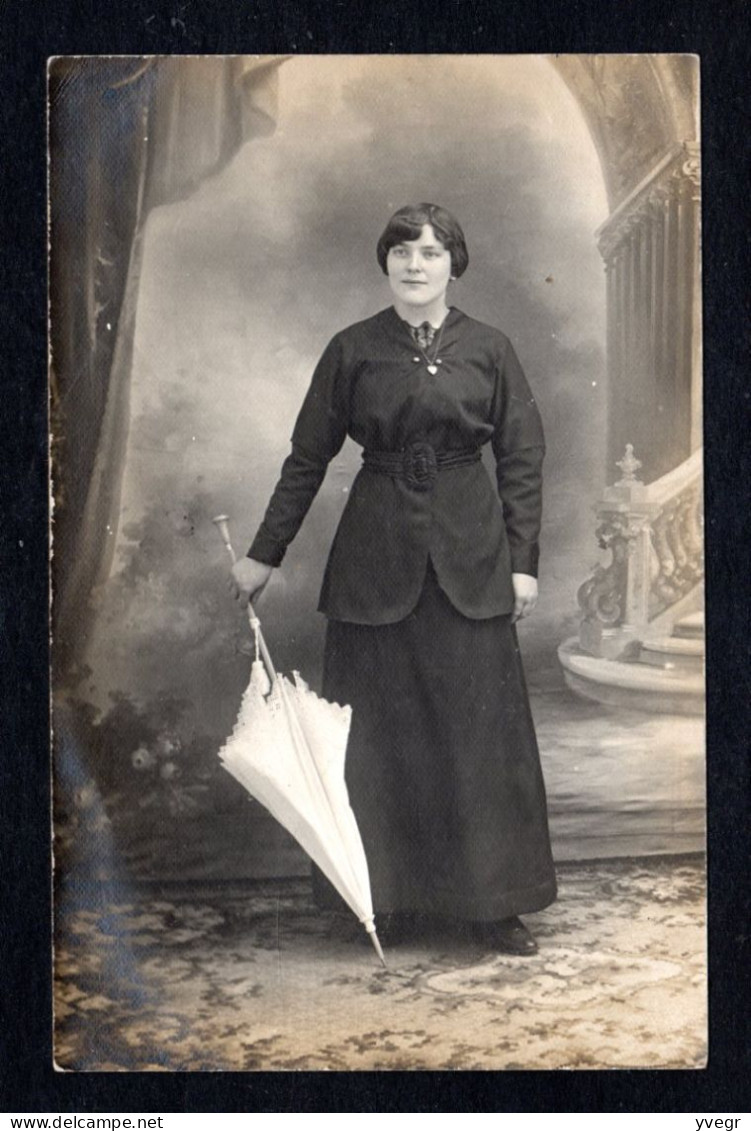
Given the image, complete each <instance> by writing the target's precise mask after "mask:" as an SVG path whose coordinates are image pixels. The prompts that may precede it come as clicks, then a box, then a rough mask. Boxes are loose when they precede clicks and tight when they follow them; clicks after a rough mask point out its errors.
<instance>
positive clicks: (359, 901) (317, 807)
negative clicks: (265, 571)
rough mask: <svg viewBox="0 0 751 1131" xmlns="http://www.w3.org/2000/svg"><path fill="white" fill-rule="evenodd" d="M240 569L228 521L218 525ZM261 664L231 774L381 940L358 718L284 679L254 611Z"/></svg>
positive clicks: (225, 759) (227, 747)
mask: <svg viewBox="0 0 751 1131" xmlns="http://www.w3.org/2000/svg"><path fill="white" fill-rule="evenodd" d="M214 522H215V523H216V525H217V527H218V528H219V531H220V533H221V535H222V538H223V540H224V544H225V546H226V547H227V550H228V551H229V554H230V556H231V558H232V560H233V561H235V560H236V558H235V552H234V550H233V549H232V544H231V542H230V538H229V527H228V519H227V516H226V515H219V516H218V517H217V518H215V519H214ZM248 617H249V620H250V626H251V628H252V630H253V635H254V638H255V646H256V657H255V660H254V661H253V664H252V667H251V676H250V683H249V684H248V687H247V689H246V691H245V693H244V695H243V699H242V703H241V705H240V712H239V714H238V717H237V722H236V723H235V726H234V728H233V731H232V734H231V735H230V736H229V738H228V739H227V741H226V742H225V744H224V746H223V747H222V749H221V750H220V751H219V757H220V759H221V761H222V764H223V765H224V767H225V768H226V769H227V770H228V771H229V772H230V773H231V774H232V775H233V777H235V778H236V779H237V781H239V782H240V783H241V784H242V785H243V786H244V787H245V789H247V791H248V793H250V794H251V796H252V797H254V798H256V800H258V801H260V802H261V804H262V805H264V806H265V808H266V809H268V811H269V812H270V813H271V814H272V816H273V817H275V818H276V820H277V821H279V823H280V824H282V825H283V826H284V827H285V828H286V829H287V831H288V832H289V833H291V834H292V836H293V837H294V838H295V840H296V841H297V842H298V844H299V845H300V846H301V847H302V848H303V849H304V850H305V852H306V853H307V854H308V856H310V857H311V859H312V860H314V861H315V863H316V864H317V865H318V867H319V868H320V869H321V871H322V872H323V873H324V874H325V875H326V876H327V877H328V879H329V880H330V881H331V883H332V884H333V885H334V887H335V888H336V889H337V891H338V892H339V894H340V895H341V896H342V898H343V899H344V900H345V901H346V902H347V903H348V904H349V906H350V907H351V908H352V910H353V911H354V913H355V915H357V917H358V919H359V920H360V922H361V923H362V924H363V925H364V927H365V929H366V931H367V932H368V934H369V935H370V938H371V941H372V943H373V946H374V947H375V950H376V952H377V954H378V957H379V958H380V959H381V962H383V964H384V966H385V964H386V963H385V960H384V957H383V951H382V950H381V945H380V943H379V941H378V935H377V934H376V928H375V921H374V918H373V901H372V897H371V894H370V879H369V876H368V864H367V860H366V858H365V850H364V849H363V845H362V839H361V837H360V831H359V829H358V827H357V822H356V820H355V815H354V813H353V812H352V808H351V806H350V803H349V795H348V793H347V786H346V783H345V780H344V758H345V753H346V749H347V738H348V735H349V725H350V718H351V714H352V710H351V708H350V707H348V706H340V705H339V704H338V703H329V702H327V701H326V700H325V699H321V698H320V696H318V695H316V694H315V692H313V691H311V690H310V688H309V687H308V685H307V684H306V683H305V681H304V680H303V679H302V678H301V677H300V675H299V673H298V672H294V673H293V675H294V682H291V681H290V680H288V679H287V678H286V677H285V676H284V675H281V674H279V673H277V672H276V671H275V669H274V665H273V663H272V660H271V656H270V655H269V651H268V648H267V646H266V642H265V640H264V638H263V633H262V632H261V625H260V621H259V620H258V617H257V616H256V615H255V612H254V611H253V607H252V605H251V604H250V603H248Z"/></svg>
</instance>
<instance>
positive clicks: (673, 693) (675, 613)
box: [558, 445, 704, 715]
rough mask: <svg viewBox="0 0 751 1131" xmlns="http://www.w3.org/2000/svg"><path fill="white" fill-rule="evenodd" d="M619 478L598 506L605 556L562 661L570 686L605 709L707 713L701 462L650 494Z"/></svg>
mask: <svg viewBox="0 0 751 1131" xmlns="http://www.w3.org/2000/svg"><path fill="white" fill-rule="evenodd" d="M619 466H621V467H622V469H623V472H624V474H623V478H622V479H621V480H620V481H619V482H618V483H616V484H615V486H614V487H610V488H606V490H605V492H604V495H603V498H602V500H601V502H600V504H598V507H597V513H598V519H599V525H598V527H597V538H598V542H599V545H600V548H601V549H602V550H604V551H606V552H607V553H608V554H609V562H608V564H607V565H602V566H598V567H597V568H596V569H595V571H594V573H593V575H592V577H591V578H589V579H588V580H587V581H586V582H585V583H584V584H583V585H582V586H581V587H580V590H579V594H578V597H579V604H580V607H581V609H582V613H583V616H582V621H581V625H580V630H579V635H578V637H572V638H571V639H569V640H566V641H565V642H564V643H563V644H561V646H560V648H559V649H558V657H559V660H560V662H561V665H562V668H563V674H564V678H565V680H566V683H567V684H568V686H569V687H570V688H571V689H572V690H573V691H576V692H578V693H579V694H581V695H584V696H586V698H588V699H595V700H597V701H598V702H600V703H607V704H609V705H611V706H620V707H633V708H635V709H637V710H645V711H651V712H659V713H668V714H689V715H700V714H702V713H703V710H704V611H703V608H704V590H703V585H702V580H703V543H702V520H701V510H702V492H701V472H702V461H701V452H700V451H697V452H695V453H694V454H693V455H692V456H691V457H690V458H689V459H688V460H686V461H685V463H684V464H682V465H681V466H680V467H678V468H676V469H674V471H672V472H670V473H668V475H666V476H664V477H663V478H662V479H661V480H658V481H657V482H655V483H653V484H650V485H649V486H646V485H644V484H643V483H641V482H640V481H639V480H638V479H637V478H636V475H635V471H636V470H637V469H638V467H639V466H640V465H639V462H638V460H635V459H634V458H633V451H632V449H631V446H630V445H629V447H628V448H627V451H626V455H625V457H624V459H623V460H622V461H621V463H620V465H619Z"/></svg>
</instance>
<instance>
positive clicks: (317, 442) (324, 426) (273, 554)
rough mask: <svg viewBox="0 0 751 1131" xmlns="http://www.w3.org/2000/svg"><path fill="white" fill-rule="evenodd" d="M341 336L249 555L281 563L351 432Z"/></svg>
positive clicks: (300, 421) (329, 352)
mask: <svg viewBox="0 0 751 1131" xmlns="http://www.w3.org/2000/svg"><path fill="white" fill-rule="evenodd" d="M344 378H345V365H344V357H343V349H342V345H341V342H340V340H339V336H338V335H337V337H335V338H333V339H332V341H331V342H330V343H329V345H328V346H327V347H326V349H325V351H324V353H323V356H322V357H321V360H320V361H319V362H318V365H317V366H316V368H315V372H314V373H313V379H312V381H311V384H310V388H309V389H308V392H307V394H306V396H305V400H304V401H303V405H302V408H301V409H300V413H299V416H298V418H297V422H296V424H295V427H294V430H293V432H292V451H291V452H290V454H289V455H288V456H287V458H286V460H285V461H284V463H283V465H282V471H281V475H280V477H279V481H278V483H277V485H276V487H275V488H274V491H273V494H272V496H271V499H270V501H269V505H268V507H267V508H266V513H265V515H264V518H263V522H262V523H261V525H260V527H259V528H258V532H257V533H256V536H255V538H254V539H253V544H252V545H251V547H250V549H249V550H248V555H247V556H248V557H249V558H254V559H255V560H256V561H259V562H265V563H266V564H267V565H271V566H278V565H281V563H282V559H283V558H284V555H285V553H286V551H287V547H288V546H289V544H290V542H291V541H292V540H293V538H294V537H295V535H296V534H297V532H298V530H299V529H300V526H301V525H302V522H303V519H304V518H305V515H306V514H307V513H308V510H309V509H310V506H311V503H312V502H313V499H314V498H315V496H316V494H317V493H318V489H319V487H320V486H321V483H322V482H323V480H324V477H325V475H326V469H327V467H328V465H329V463H330V461H331V460H332V459H333V458H334V456H335V455H336V454H337V453H338V452H339V450H340V449H341V447H342V444H343V443H344V440H345V438H346V435H347V423H348V398H347V396H346V393H345V390H344Z"/></svg>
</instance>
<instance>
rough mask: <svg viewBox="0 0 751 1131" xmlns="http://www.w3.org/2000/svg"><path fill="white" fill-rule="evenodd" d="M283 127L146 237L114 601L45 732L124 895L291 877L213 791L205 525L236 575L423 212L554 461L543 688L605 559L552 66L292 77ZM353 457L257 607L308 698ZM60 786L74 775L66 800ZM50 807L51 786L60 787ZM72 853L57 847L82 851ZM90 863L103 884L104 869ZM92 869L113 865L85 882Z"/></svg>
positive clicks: (590, 352)
mask: <svg viewBox="0 0 751 1131" xmlns="http://www.w3.org/2000/svg"><path fill="white" fill-rule="evenodd" d="M278 99H279V102H278V114H277V127H276V130H275V132H274V133H273V134H271V135H270V136H265V137H258V138H254V139H253V140H252V141H249V142H248V143H246V144H245V145H244V146H243V147H242V148H240V150H239V151H238V152H237V154H236V155H235V157H234V158H233V159H232V161H231V162H230V163H229V164H228V165H227V166H226V167H225V168H224V169H223V171H222V172H220V173H219V174H217V175H216V176H214V177H213V178H211V179H209V180H207V181H204V183H203V184H202V185H201V186H200V187H199V188H198V189H197V190H196V191H195V192H194V193H193V194H192V195H191V196H189V197H188V198H187V199H185V200H182V201H180V202H178V203H174V204H169V205H165V206H162V207H157V208H155V209H154V210H152V212H151V213H150V215H149V217H148V221H147V224H146V228H145V233H144V242H143V262H142V268H141V275H140V283H139V291H138V299H137V311H136V323H135V337H134V342H133V363H132V366H133V367H132V384H131V398H130V427H129V435H128V443H127V450H126V452H125V457H124V467H123V481H122V483H123V485H122V501H121V511H120V516H119V523H113V524H111V528H110V529H109V530H108V537H109V538H110V539H112V540H113V541H114V554H113V565H112V569H111V573H110V576H109V578H108V580H106V581H105V582H104V583H103V584H101V585H100V586H99V587H98V588H97V590H96V591H95V594H94V598H93V601H94V608H95V619H94V622H93V627H92V628H91V630H90V632H89V633H88V637H87V641H86V648H85V655H84V664H83V667H82V668H81V669H80V671H79V673H78V679H77V685H76V687H75V690H74V693H73V695H72V696H71V697H69V699H68V702H67V704H66V706H65V709H64V712H63V714H61V716H60V718H61V720H62V722H63V725H62V728H61V729H60V730H59V744H60V755H59V758H58V766H59V770H58V773H59V776H60V780H61V783H62V786H64V787H65V789H66V790H67V787H68V786H70V787H72V788H73V789H74V790H77V791H78V793H77V798H78V809H77V816H76V817H75V820H73V818H72V817H71V813H70V812H69V813H68V814H67V817H65V819H63V820H62V822H61V828H62V830H63V832H62V833H61V835H62V836H63V839H64V834H65V829H66V828H67V827H68V826H67V825H66V823H65V821H66V820H67V821H68V822H70V821H71V820H73V823H74V824H75V822H76V821H78V822H79V823H80V822H84V823H85V821H86V820H89V821H92V822H93V823H94V825H97V826H98V827H99V830H100V833H101V834H102V835H103V831H106V834H107V836H108V837H110V838H111V844H112V853H113V855H112V859H113V860H114V861H117V862H119V863H120V864H124V866H125V868H126V870H127V871H129V872H131V873H132V874H134V875H137V876H143V877H158V876H171V875H181V876H186V877H187V876H195V877H198V876H211V877H217V878H222V877H234V876H241V875H248V874H254V875H259V874H273V873H274V872H278V871H279V870H282V871H284V870H286V869H292V870H295V869H297V868H299V866H300V858H299V855H298V854H297V853H296V852H295V851H294V850H293V849H291V848H290V846H289V843H288V841H287V839H286V837H285V836H284V835H282V834H281V833H279V832H278V831H277V830H276V829H275V828H274V827H273V826H272V825H271V824H270V822H269V821H268V820H267V819H266V818H265V817H264V816H263V814H262V812H261V810H260V809H259V807H258V806H256V805H254V804H251V803H249V802H248V801H247V799H246V797H245V796H244V794H243V792H242V790H241V789H240V787H239V786H237V785H236V784H235V783H234V782H233V781H232V780H230V779H229V777H228V775H226V773H225V772H224V771H222V770H220V769H219V768H218V766H217V759H216V751H217V749H218V747H219V746H220V745H221V742H222V740H223V738H224V737H225V735H226V734H227V733H228V731H229V729H230V728H231V726H232V723H233V720H234V717H235V714H236V711H237V707H238V704H239V700H240V696H241V693H242V690H243V687H244V685H245V683H246V681H247V677H248V669H249V657H248V648H249V640H248V632H247V624H246V622H245V621H244V618H243V616H242V614H241V613H240V612H239V611H238V608H237V606H236V605H234V604H233V603H232V602H231V600H230V598H229V596H228V593H227V590H226V575H227V568H228V566H227V559H226V556H225V551H224V549H223V547H222V546H221V544H220V542H219V539H218V536H217V533H216V531H215V529H214V527H213V526H212V523H211V518H212V516H214V515H215V514H217V513H218V512H228V513H229V514H230V515H231V518H232V530H233V535H234V541H235V543H236V546H237V548H238V549H239V550H242V551H244V549H245V547H246V546H247V544H249V542H250V539H251V537H252V535H253V533H254V531H255V528H256V526H257V524H258V522H259V521H260V519H261V517H262V514H263V511H264V508H265V505H266V502H267V499H268V496H269V494H270V492H271V489H272V487H273V485H274V482H275V478H276V475H277V472H278V469H279V467H280V464H281V462H282V460H283V458H284V456H285V454H286V451H287V449H288V443H289V436H290V434H291V431H292V426H293V423H294V420H295V415H296V412H297V409H298V407H299V405H300V402H301V400H302V397H303V395H304V392H305V389H306V387H307V383H308V381H309V378H310V374H311V371H312V368H313V366H314V364H315V362H316V359H317V357H318V356H319V354H320V353H321V351H322V350H323V348H324V346H325V345H326V343H327V341H328V339H329V338H330V337H331V336H332V334H334V333H335V332H336V331H337V330H338V329H340V328H341V327H342V326H344V325H346V324H348V323H350V322H352V321H355V320H357V319H359V318H363V317H366V316H367V315H369V314H371V313H373V312H375V311H376V310H378V309H381V308H382V307H384V306H386V305H388V304H389V301H390V300H389V295H390V292H389V290H388V285H387V282H386V280H385V278H384V277H383V275H381V273H380V271H379V268H378V266H377V264H376V260H375V243H376V240H377V237H378V235H379V234H380V231H381V229H382V227H383V225H384V223H385V221H386V219H387V218H388V216H389V215H390V214H391V212H392V211H393V210H394V209H395V208H397V207H398V206H400V205H402V204H404V203H407V202H410V201H418V200H432V201H436V202H438V203H441V204H443V205H445V206H446V207H448V208H449V209H451V210H452V211H454V212H455V213H456V214H457V215H458V217H459V218H460V220H461V221H462V224H463V226H464V228H465V232H466V236H467V241H468V246H469V251H470V266H469V269H468V271H467V273H466V275H465V276H464V277H463V278H462V279H461V280H460V281H459V282H458V283H456V284H454V287H455V290H454V291H453V292H452V300H453V302H454V304H455V305H457V306H459V307H461V308H462V309H463V310H465V311H466V312H467V313H469V314H471V315H473V316H474V317H476V318H479V319H481V320H484V321H487V322H490V323H493V324H494V325H497V326H498V327H500V328H501V329H502V330H504V331H505V332H506V333H507V334H508V335H509V337H510V338H511V339H512V341H513V342H514V345H515V347H516V349H517V352H518V354H519V356H520V358H521V360H522V363H523V365H524V368H525V370H526V373H527V376H528V378H529V381H530V384H531V385H532V387H533V389H534V391H535V394H536V396H537V398H538V401H539V403H540V405H541V408H542V412H543V417H544V421H545V425H546V430H547V437H548V456H547V462H546V496H545V520H544V530H543V536H542V553H543V560H542V569H541V587H542V592H541V600H540V604H539V606H538V610H537V612H536V614H535V616H534V618H532V619H531V620H530V621H529V622H527V623H525V625H524V626H523V629H522V633H521V636H522V647H523V650H524V653H525V657H526V661H527V669H528V676H529V680H530V683H531V684H532V687H533V689H535V688H537V689H539V690H544V689H545V688H547V687H556V688H557V687H559V686H560V683H561V680H560V675H559V673H558V668H557V663H556V659H555V648H556V646H557V644H558V643H559V642H560V641H561V640H562V639H563V638H564V637H565V636H566V635H568V634H570V633H571V631H573V626H574V624H575V622H576V588H577V586H578V584H579V582H580V580H581V579H582V578H583V577H585V576H587V574H588V573H589V571H590V568H591V566H592V564H593V561H594V560H595V559H596V557H597V548H596V544H595V542H594V538H593V534H592V512H591V506H592V504H593V503H594V501H595V500H596V498H597V496H598V494H599V492H600V489H601V485H602V482H603V480H604V479H606V478H607V479H611V478H612V476H611V475H610V471H609V469H608V470H606V468H605V457H604V450H605V437H604V412H605V392H606V390H605V387H604V382H605V363H604V320H605V295H604V279H603V267H602V261H601V258H600V255H599V253H598V251H597V248H596V243H595V236H594V233H595V230H596V228H597V227H598V225H599V224H600V223H602V221H603V220H604V219H605V217H606V215H607V203H606V197H605V189H604V185H603V182H602V175H601V172H600V167H599V164H598V160H597V155H596V153H595V149H594V145H593V142H592V139H591V137H590V134H589V132H588V130H587V127H586V125H585V123H584V121H583V118H582V116H581V112H580V111H579V109H578V107H577V104H576V102H575V100H574V98H573V96H572V94H571V93H570V91H569V90H568V88H567V87H566V85H565V84H564V82H563V80H562V79H561V77H560V76H559V75H558V73H557V72H556V70H555V69H554V67H553V65H552V63H551V62H550V61H549V60H547V59H545V58H537V57H526V58H523V57H518V58H517V57H482V56H479V57H445V56H444V57H430V56H425V57H372V58H367V57H365V58H363V57H360V58H346V57H300V58H294V59H291V60H288V61H286V62H285V63H284V64H283V65H282V67H281V69H280V73H279V92H278ZM358 459H359V456H358V451H357V450H356V449H355V447H354V445H351V444H348V445H347V446H345V449H344V450H343V451H342V453H341V454H340V456H339V457H338V458H337V460H336V461H335V462H334V464H333V465H332V466H331V468H330V469H329V474H328V477H327V479H326V481H325V483H324V486H323V488H322V490H321V492H320V495H319V497H318V499H317V500H316V502H315V504H314V507H313V509H312V511H311V513H310V515H309V517H308V519H307V521H306V524H305V525H304V527H303V530H302V532H301V534H300V535H299V537H298V539H297V541H296V542H295V544H294V545H293V546H292V548H291V549H290V551H289V553H288V556H287V559H286V561H285V564H284V567H283V569H282V570H281V571H280V572H279V573H278V574H277V575H275V577H274V580H273V582H272V584H271V585H270V586H269V588H268V590H267V592H266V594H265V596H264V598H263V603H262V606H261V609H260V611H261V614H262V616H263V619H264V626H265V630H266V634H267V638H268V640H269V644H270V647H271V649H272V651H273V653H274V655H275V658H276V659H277V661H278V664H279V666H280V667H283V668H289V667H291V666H294V667H296V668H299V669H301V670H302V671H303V673H304V674H305V676H306V677H307V678H308V679H309V680H310V681H311V682H312V683H313V684H314V685H315V684H316V683H317V681H318V678H319V674H320V650H321V643H322V634H323V627H324V625H323V620H322V618H321V617H320V616H319V615H318V614H316V613H315V611H314V610H315V606H316V603H317V593H318V587H319V584H320V579H321V575H322V571H323V565H324V561H325V556H326V553H327V549H328V546H329V543H330V541H331V537H332V534H333V531H334V528H335V525H336V522H337V519H338V516H339V514H340V513H341V510H342V507H343V505H344V503H345V501H346V495H347V491H348V485H349V483H350V482H351V479H352V476H353V474H354V472H355V471H356V468H357V464H358ZM66 775H67V777H66ZM61 792H62V788H61ZM71 835H72V834H71ZM98 843H99V852H100V860H104V856H103V855H102V853H101V844H102V842H101V840H100V841H99V842H98ZM102 866H103V867H104V868H105V870H106V864H103V865H102Z"/></svg>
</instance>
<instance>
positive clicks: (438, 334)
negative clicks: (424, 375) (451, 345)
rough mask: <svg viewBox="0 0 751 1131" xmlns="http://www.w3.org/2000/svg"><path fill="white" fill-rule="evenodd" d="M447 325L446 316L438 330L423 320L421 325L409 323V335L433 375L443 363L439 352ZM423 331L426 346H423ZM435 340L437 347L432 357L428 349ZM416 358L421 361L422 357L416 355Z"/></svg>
mask: <svg viewBox="0 0 751 1131" xmlns="http://www.w3.org/2000/svg"><path fill="white" fill-rule="evenodd" d="M445 325H446V319H445V318H444V320H443V322H441V325H440V329H438V330H437V331H436V330H435V329H434V328H433V327H432V326H431V325H430V323H429V322H423V324H422V325H421V326H410V325H409V323H407V326H408V329H409V336H410V338H411V339H412V341H413V343H414V344H415V345H416V346H417V348H418V349H419V351H420V353H421V354H422V358H423V361H424V362H425V365H426V367H427V370H428V373H430V374H431V375H432V376H433V377H435V375H436V373H437V372H438V366H439V365H441V364H442V363H441V359H440V357H439V356H438V353H439V350H440V348H441V339H442V337H443V327H444V326H445ZM421 331H422V337H423V340H424V341H425V346H423V344H422V341H421V340H420V336H421V334H420V332H421ZM433 342H435V349H434V350H433V356H432V357H431V356H430V355H429V353H428V350H429V349H430V346H431V344H432V343H433ZM414 360H415V361H419V360H420V359H419V357H416V358H414Z"/></svg>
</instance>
